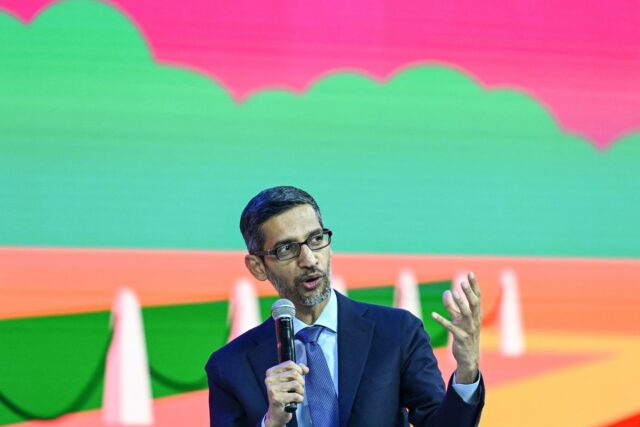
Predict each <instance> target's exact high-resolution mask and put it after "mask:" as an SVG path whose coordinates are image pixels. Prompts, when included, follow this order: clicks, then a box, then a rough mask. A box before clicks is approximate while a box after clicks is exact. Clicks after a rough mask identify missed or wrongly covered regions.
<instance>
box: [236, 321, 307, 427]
mask: <svg viewBox="0 0 640 427" xmlns="http://www.w3.org/2000/svg"><path fill="white" fill-rule="evenodd" d="M254 341H255V342H256V347H255V349H254V351H251V352H249V353H248V354H247V358H248V359H249V364H250V365H251V369H252V370H253V374H254V375H255V377H256V381H257V382H258V384H259V386H260V391H261V394H262V397H263V398H264V401H265V404H266V405H267V407H268V406H269V399H268V397H267V386H266V385H265V383H264V378H265V372H266V371H267V369H269V368H271V367H273V366H275V365H277V364H278V352H277V341H276V334H275V325H274V321H273V319H272V318H271V317H269V319H267V321H266V322H264V323H262V325H260V329H259V332H258V333H257V334H256V337H255V338H254ZM287 427H298V423H297V421H296V417H295V414H294V416H293V418H292V419H291V421H290V422H289V423H288V424H287Z"/></svg>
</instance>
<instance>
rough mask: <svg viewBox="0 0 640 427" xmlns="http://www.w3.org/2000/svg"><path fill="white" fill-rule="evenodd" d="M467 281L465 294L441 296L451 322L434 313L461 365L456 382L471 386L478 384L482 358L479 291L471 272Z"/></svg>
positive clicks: (449, 293) (465, 282) (464, 285)
mask: <svg viewBox="0 0 640 427" xmlns="http://www.w3.org/2000/svg"><path fill="white" fill-rule="evenodd" d="M467 278H468V281H463V282H462V291H463V293H462V294H461V293H459V292H458V291H453V292H451V291H445V293H444V294H443V296H442V302H443V304H444V306H445V307H446V309H447V311H448V312H449V315H450V316H451V321H449V320H447V319H445V318H444V317H442V316H440V315H439V314H438V313H431V316H432V317H433V318H434V319H435V320H436V321H437V322H438V323H440V324H441V325H442V326H444V327H445V328H447V330H449V332H451V334H452V335H453V357H454V358H455V359H456V362H457V363H458V368H457V369H456V381H457V382H458V383H460V384H470V383H473V382H475V381H476V380H477V377H478V360H479V358H480V325H481V323H482V309H481V306H480V287H479V286H478V281H477V280H476V277H475V275H474V274H473V273H471V272H470V273H469V274H468V276H467Z"/></svg>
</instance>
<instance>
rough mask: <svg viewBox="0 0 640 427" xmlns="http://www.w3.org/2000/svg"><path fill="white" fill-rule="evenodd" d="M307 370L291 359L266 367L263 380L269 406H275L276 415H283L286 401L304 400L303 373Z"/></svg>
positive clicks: (307, 370)
mask: <svg viewBox="0 0 640 427" xmlns="http://www.w3.org/2000/svg"><path fill="white" fill-rule="evenodd" d="M308 372H309V368H308V367H306V366H305V365H302V364H300V365H299V364H297V363H295V362H292V361H287V362H282V363H280V364H279V365H276V366H274V367H272V368H269V369H267V371H266V377H265V380H264V382H265V385H266V386H267V394H268V397H269V404H270V407H272V408H274V410H276V408H277V412H276V416H282V417H284V415H285V414H284V412H283V409H284V406H285V405H286V404H287V403H289V402H302V401H303V400H304V375H305V374H306V373H308Z"/></svg>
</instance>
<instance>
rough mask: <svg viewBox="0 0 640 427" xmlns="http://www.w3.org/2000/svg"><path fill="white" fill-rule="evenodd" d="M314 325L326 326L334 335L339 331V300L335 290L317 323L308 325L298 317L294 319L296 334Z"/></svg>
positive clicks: (332, 291)
mask: <svg viewBox="0 0 640 427" xmlns="http://www.w3.org/2000/svg"><path fill="white" fill-rule="evenodd" d="M314 325H320V326H324V327H325V328H327V329H329V330H330V331H332V332H334V333H335V332H337V331H338V300H337V297H336V293H335V291H334V290H333V289H331V294H329V302H328V303H327V305H326V306H325V307H324V310H322V313H320V317H318V320H316V323H314V324H313V325H307V324H306V323H304V322H303V321H302V320H298V318H297V317H294V318H293V331H294V333H296V334H297V333H298V331H300V330H301V329H304V328H308V327H309V326H314Z"/></svg>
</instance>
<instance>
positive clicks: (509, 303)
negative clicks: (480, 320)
mask: <svg viewBox="0 0 640 427" xmlns="http://www.w3.org/2000/svg"><path fill="white" fill-rule="evenodd" d="M500 283H501V286H502V298H501V302H500V320H499V324H500V353H501V354H502V355H503V356H506V357H518V356H521V355H523V354H524V350H525V345H524V327H523V325H522V310H521V308H520V295H519V292H518V279H517V277H516V275H515V273H514V272H513V271H511V270H504V271H503V272H502V273H501V274H500Z"/></svg>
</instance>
